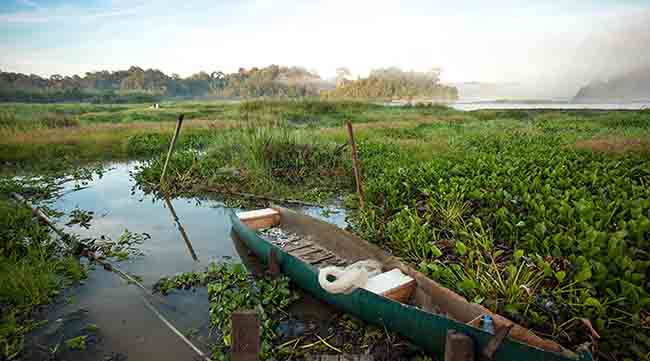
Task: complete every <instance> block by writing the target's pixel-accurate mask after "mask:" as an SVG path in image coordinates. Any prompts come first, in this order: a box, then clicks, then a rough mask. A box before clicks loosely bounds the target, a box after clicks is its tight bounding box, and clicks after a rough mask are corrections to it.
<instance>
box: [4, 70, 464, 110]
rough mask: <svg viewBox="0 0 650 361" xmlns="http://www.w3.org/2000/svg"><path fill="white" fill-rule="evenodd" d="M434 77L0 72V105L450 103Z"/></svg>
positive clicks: (452, 93)
mask: <svg viewBox="0 0 650 361" xmlns="http://www.w3.org/2000/svg"><path fill="white" fill-rule="evenodd" d="M438 75H439V73H435V72H428V73H417V72H403V71H401V70H399V69H397V68H385V69H378V70H374V71H373V72H372V73H371V74H370V76H369V77H368V78H365V79H358V80H355V81H347V82H343V83H341V84H339V82H338V81H337V85H341V86H337V87H336V89H333V87H334V86H333V84H329V83H327V82H326V81H323V80H322V79H321V78H320V76H319V75H318V74H316V73H315V72H310V71H307V70H306V69H304V68H301V67H296V66H290V67H289V66H278V65H270V66H268V67H264V68H256V67H253V68H250V69H245V68H240V69H239V70H238V71H237V72H233V73H224V72H221V71H214V72H212V73H207V72H199V73H196V74H193V75H191V76H188V77H186V78H182V77H181V76H179V75H178V74H172V75H167V74H165V73H163V72H162V71H160V70H157V69H146V70H145V69H142V68H140V67H136V66H132V67H130V68H129V69H128V70H118V71H107V70H103V71H96V72H87V73H85V75H83V76H79V75H73V76H62V75H58V74H57V75H52V76H50V77H49V78H44V77H41V76H38V75H35V74H29V75H27V74H22V73H12V72H3V71H0V102H38V103H47V102H63V101H69V102H91V103H127V102H133V103H143V102H155V101H158V100H160V99H163V98H171V97H184V98H190V97H192V98H194V97H212V98H253V97H288V98H296V97H317V96H320V95H323V96H326V97H345V98H385V97H394V96H402V97H406V96H430V97H438V98H443V99H455V97H457V91H456V89H455V88H452V87H446V86H442V85H440V84H439V81H438Z"/></svg>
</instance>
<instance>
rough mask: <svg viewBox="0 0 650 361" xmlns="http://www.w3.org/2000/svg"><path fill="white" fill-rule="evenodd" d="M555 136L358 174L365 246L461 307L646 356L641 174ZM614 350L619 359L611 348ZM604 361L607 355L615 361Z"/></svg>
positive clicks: (467, 146) (637, 159)
mask: <svg viewBox="0 0 650 361" xmlns="http://www.w3.org/2000/svg"><path fill="white" fill-rule="evenodd" d="M562 144H563V143H562V140H561V138H558V137H554V136H542V137H540V136H530V135H525V134H516V135H508V134H502V135H501V136H497V137H493V136H470V137H466V138H464V139H462V140H461V141H460V142H458V143H456V147H458V148H457V153H456V154H455V155H454V156H453V157H449V158H438V159H434V160H432V161H429V162H426V163H420V164H412V165H403V164H395V165H394V166H391V165H390V164H392V163H389V164H387V165H385V166H384V168H385V170H384V171H383V172H372V173H369V177H368V178H367V184H366V202H367V203H368V204H369V205H370V207H368V209H366V210H365V211H364V212H361V213H360V214H359V216H358V218H357V227H358V230H359V231H360V232H361V233H362V234H363V235H364V236H365V237H367V238H368V239H370V240H374V241H376V242H378V243H380V244H383V245H385V246H386V247H388V248H390V249H393V250H394V251H395V252H396V253H397V254H398V255H401V256H402V257H405V258H406V259H408V260H410V261H411V262H413V263H416V264H419V265H420V269H421V270H422V271H424V272H426V273H428V274H429V275H431V276H432V277H433V278H434V279H436V280H438V281H440V282H442V283H443V284H444V285H446V286H447V287H450V288H452V289H454V290H456V291H457V292H459V293H461V294H463V295H464V296H466V297H467V298H468V299H470V300H474V301H475V302H479V303H483V304H484V305H486V306H487V307H489V308H491V309H493V310H495V311H498V312H501V313H503V314H505V315H507V316H509V317H512V318H514V319H516V320H518V321H519V322H522V323H523V324H525V325H528V326H531V327H533V328H535V329H536V330H538V331H541V332H543V333H545V334H548V335H550V336H552V337H554V338H556V339H558V340H559V341H561V342H562V343H564V344H566V345H569V346H572V345H576V344H578V343H580V342H582V341H586V340H588V336H587V335H588V331H587V330H586V328H585V327H584V325H582V322H581V321H580V319H581V318H585V319H589V320H591V322H592V323H593V325H594V327H595V328H596V330H597V331H598V332H599V333H600V334H601V336H603V338H602V339H601V349H600V350H601V351H602V353H603V354H604V355H610V357H612V356H611V355H619V356H620V355H623V354H628V353H629V352H631V353H632V354H634V355H636V356H638V357H642V356H643V355H645V354H647V352H648V350H650V344H648V339H647V337H646V336H645V335H647V331H648V329H647V325H645V326H644V324H643V322H641V320H642V319H644V317H646V316H645V315H646V311H645V310H646V309H647V307H648V306H649V305H650V297H649V293H648V292H649V291H648V290H649V289H650V283H649V282H650V279H648V277H647V274H648V269H649V267H650V252H649V251H650V249H649V248H648V247H649V245H648V242H647V240H648V239H650V188H649V187H648V184H649V181H650V164H649V163H648V161H647V158H645V157H644V156H643V155H642V154H629V155H627V156H625V157H615V156H613V157H610V156H607V155H604V154H597V153H592V152H580V151H572V150H567V149H565V148H563V147H562V146H561V145H562ZM622 343H625V344H627V345H630V348H628V349H626V350H621V349H620V348H617V347H616V346H615V345H618V344H622ZM619 356H613V357H619Z"/></svg>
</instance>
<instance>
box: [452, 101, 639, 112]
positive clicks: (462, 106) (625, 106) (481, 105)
mask: <svg viewBox="0 0 650 361" xmlns="http://www.w3.org/2000/svg"><path fill="white" fill-rule="evenodd" d="M448 105H449V106H450V107H452V108H455V109H458V110H467V111H472V110H480V109H557V110H571V109H574V110H579V109H594V110H641V109H650V102H638V103H569V102H548V103H543V102H539V103H517V102H491V101H479V102H462V101H461V102H455V103H449V104H448Z"/></svg>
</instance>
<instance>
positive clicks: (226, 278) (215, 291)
mask: <svg viewBox="0 0 650 361" xmlns="http://www.w3.org/2000/svg"><path fill="white" fill-rule="evenodd" d="M198 285H204V286H205V285H207V287H208V297H209V298H210V324H211V327H212V328H213V329H214V330H215V331H217V332H218V334H219V336H220V339H219V342H218V343H217V344H216V345H215V346H214V348H213V356H214V357H215V359H217V360H225V359H228V357H229V355H230V353H229V352H228V350H229V349H230V347H231V346H232V334H231V332H232V325H231V324H230V322H231V315H232V313H233V312H235V311H238V310H255V311H256V312H257V314H258V317H259V318H260V324H261V325H262V334H261V336H262V339H261V343H262V350H261V354H260V358H261V359H262V360H266V359H269V358H270V357H272V356H273V355H274V353H276V352H278V351H279V350H278V349H274V348H273V347H272V344H273V341H274V340H275V339H276V334H275V331H274V330H275V328H276V326H277V321H278V320H279V318H280V317H281V315H282V314H285V313H286V309H287V307H288V306H289V305H290V304H291V303H292V302H293V301H295V300H296V299H297V296H296V295H295V294H294V293H293V292H292V291H291V289H290V286H289V279H288V278H286V277H279V278H266V277H262V278H256V277H253V275H252V274H250V273H249V272H248V271H247V270H246V268H245V267H244V266H243V265H242V264H234V263H227V262H225V263H211V264H210V265H209V266H208V269H207V270H206V271H205V272H185V273H182V274H178V275H176V276H174V277H164V278H162V279H160V280H159V281H158V282H157V283H156V285H155V286H154V289H155V290H156V291H159V292H161V293H162V294H168V293H169V292H170V291H171V290H172V289H189V288H193V287H196V286H198Z"/></svg>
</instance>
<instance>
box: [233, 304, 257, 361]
mask: <svg viewBox="0 0 650 361" xmlns="http://www.w3.org/2000/svg"><path fill="white" fill-rule="evenodd" d="M259 354H260V321H259V318H258V317H257V313H256V312H255V311H235V312H233V314H232V348H231V355H230V356H231V360H232V361H259Z"/></svg>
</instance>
